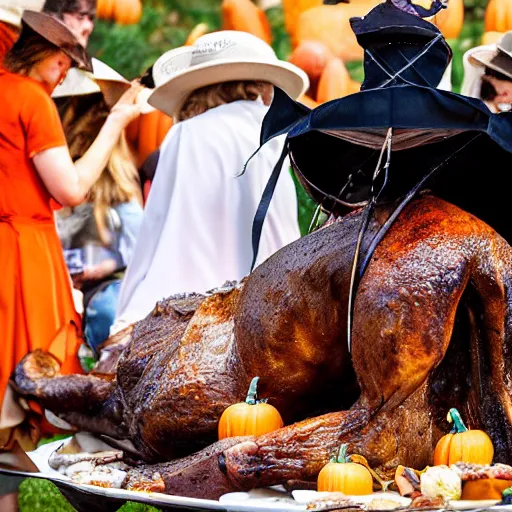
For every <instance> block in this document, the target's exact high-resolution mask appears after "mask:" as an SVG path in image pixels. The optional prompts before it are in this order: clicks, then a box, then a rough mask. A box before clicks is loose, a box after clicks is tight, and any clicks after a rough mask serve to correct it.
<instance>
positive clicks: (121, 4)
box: [114, 0, 142, 25]
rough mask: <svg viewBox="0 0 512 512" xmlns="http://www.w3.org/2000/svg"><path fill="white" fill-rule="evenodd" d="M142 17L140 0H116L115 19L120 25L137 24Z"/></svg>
mask: <svg viewBox="0 0 512 512" xmlns="http://www.w3.org/2000/svg"><path fill="white" fill-rule="evenodd" d="M141 17H142V3H141V1H140V0H115V6H114V21H115V22H116V23H119V25H135V24H136V23H138V22H139V21H140V19H141Z"/></svg>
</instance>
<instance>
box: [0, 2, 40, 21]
mask: <svg viewBox="0 0 512 512" xmlns="http://www.w3.org/2000/svg"><path fill="white" fill-rule="evenodd" d="M44 2H45V0H0V21H4V22H5V23H9V24H10V25H14V26H15V27H20V26H21V16H22V15H23V11H24V10H25V9H29V10H31V11H40V10H41V9H42V8H43V5H44Z"/></svg>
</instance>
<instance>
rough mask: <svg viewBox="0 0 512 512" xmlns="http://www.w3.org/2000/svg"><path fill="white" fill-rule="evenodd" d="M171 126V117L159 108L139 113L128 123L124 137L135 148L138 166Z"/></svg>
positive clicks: (159, 142) (156, 146)
mask: <svg viewBox="0 0 512 512" xmlns="http://www.w3.org/2000/svg"><path fill="white" fill-rule="evenodd" d="M171 126H172V118H171V117H169V116H167V115H165V114H164V113H162V112H160V111H159V110H155V111H153V112H149V113H148V114H141V115H140V116H139V117H138V118H137V119H135V120H134V121H132V122H131V123H130V124H129V125H128V127H127V128H126V137H127V139H128V141H129V142H130V143H131V144H132V146H133V148H134V150H135V153H136V155H137V166H138V167H140V166H141V165H142V164H143V163H144V160H146V158H147V157H148V156H149V155H150V154H151V153H152V152H153V151H155V149H158V148H159V147H160V144H162V141H163V140H164V138H165V136H166V135H167V132H168V131H169V129H170V128H171Z"/></svg>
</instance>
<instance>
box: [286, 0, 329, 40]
mask: <svg viewBox="0 0 512 512" xmlns="http://www.w3.org/2000/svg"><path fill="white" fill-rule="evenodd" d="M322 3H323V0H282V4H283V11H284V25H285V28H286V31H287V32H288V34H290V36H291V37H292V38H293V35H294V34H295V28H296V25H297V20H298V19H299V16H300V15H301V13H303V12H304V11H307V10H308V9H311V8H312V7H318V6H319V5H322Z"/></svg>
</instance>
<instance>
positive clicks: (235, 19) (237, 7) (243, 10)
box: [221, 0, 272, 44]
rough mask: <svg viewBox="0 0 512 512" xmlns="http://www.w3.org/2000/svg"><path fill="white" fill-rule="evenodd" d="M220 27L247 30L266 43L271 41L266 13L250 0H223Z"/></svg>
mask: <svg viewBox="0 0 512 512" xmlns="http://www.w3.org/2000/svg"><path fill="white" fill-rule="evenodd" d="M221 10H222V28H223V29H224V30H240V31H242V32H249V33H250V34H253V35H255V36H257V37H259V38H260V39H263V41H265V42H266V43H268V44H270V42H271V41H272V32H271V29H270V23H269V21H268V19H267V16H266V14H265V13H264V12H263V11H262V10H261V9H260V8H259V7H256V6H255V5H254V4H253V3H252V2H251V0H223V2H222V5H221Z"/></svg>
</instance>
